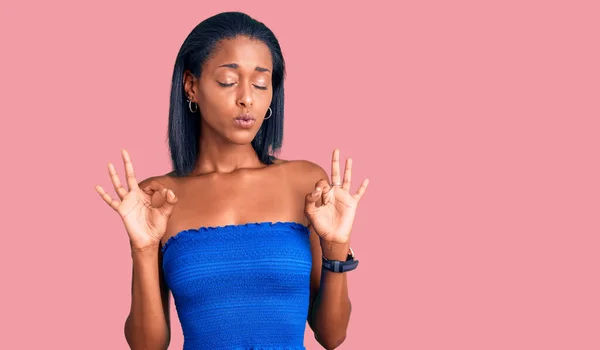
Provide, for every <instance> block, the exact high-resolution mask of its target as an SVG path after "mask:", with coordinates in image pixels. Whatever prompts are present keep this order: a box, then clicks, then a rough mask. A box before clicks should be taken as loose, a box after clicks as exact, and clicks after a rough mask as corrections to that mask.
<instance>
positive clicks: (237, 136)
mask: <svg viewBox="0 0 600 350" xmlns="http://www.w3.org/2000/svg"><path fill="white" fill-rule="evenodd" d="M255 136H256V132H251V131H245V132H233V133H232V134H231V135H229V137H228V138H227V139H229V141H231V143H234V144H236V145H247V144H249V143H251V142H252V140H254V137H255Z"/></svg>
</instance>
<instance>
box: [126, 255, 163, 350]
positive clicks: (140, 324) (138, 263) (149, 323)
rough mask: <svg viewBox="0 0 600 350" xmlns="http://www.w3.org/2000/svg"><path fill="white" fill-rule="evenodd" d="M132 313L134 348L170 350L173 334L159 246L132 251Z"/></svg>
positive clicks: (129, 339)
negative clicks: (165, 304)
mask: <svg viewBox="0 0 600 350" xmlns="http://www.w3.org/2000/svg"><path fill="white" fill-rule="evenodd" d="M131 257H132V260H133V278H132V289H131V310H130V313H129V316H128V317H127V320H126V322H125V338H126V339H127V343H128V344H129V346H130V347H131V349H134V350H135V349H160V350H162V349H167V347H168V345H169V341H170V339H169V338H170V331H169V326H168V323H167V320H166V319H165V313H164V310H163V304H162V299H161V290H160V278H159V267H158V247H157V248H155V249H148V250H145V251H142V252H139V251H132V253H131Z"/></svg>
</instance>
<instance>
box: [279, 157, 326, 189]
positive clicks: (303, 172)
mask: <svg viewBox="0 0 600 350" xmlns="http://www.w3.org/2000/svg"><path fill="white" fill-rule="evenodd" d="M275 164H278V165H279V166H281V167H282V168H283V169H285V173H286V177H287V178H288V179H290V180H291V181H292V182H293V183H295V184H297V185H298V186H300V187H301V188H302V189H303V190H306V189H308V190H309V191H310V190H311V188H313V187H314V185H315V184H316V183H317V181H319V180H321V179H327V178H328V176H327V172H326V171H325V169H323V168H322V167H321V166H320V165H318V164H316V163H315V162H312V161H309V160H281V159H278V160H277V161H276V162H275Z"/></svg>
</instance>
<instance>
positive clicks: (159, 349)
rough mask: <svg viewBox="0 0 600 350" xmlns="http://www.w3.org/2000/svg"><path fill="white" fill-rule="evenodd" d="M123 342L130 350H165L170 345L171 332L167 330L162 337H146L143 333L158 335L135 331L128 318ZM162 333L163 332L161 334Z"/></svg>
mask: <svg viewBox="0 0 600 350" xmlns="http://www.w3.org/2000/svg"><path fill="white" fill-rule="evenodd" d="M124 333H125V340H126V341H127V344H128V345H129V348H130V349H132V350H137V349H140V350H142V349H143V350H148V349H151V350H167V349H168V348H169V344H170V343H171V332H170V330H167V332H166V334H162V336H158V337H156V336H154V337H148V336H145V335H144V333H151V334H158V333H155V332H144V331H142V330H140V329H135V327H134V325H133V323H132V321H131V319H130V318H129V317H128V318H127V320H126V321H125V327H124ZM163 333H164V332H163Z"/></svg>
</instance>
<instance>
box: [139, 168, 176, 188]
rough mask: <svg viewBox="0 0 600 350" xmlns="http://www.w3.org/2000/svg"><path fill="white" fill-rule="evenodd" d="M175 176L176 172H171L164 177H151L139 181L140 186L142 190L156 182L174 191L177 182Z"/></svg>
mask: <svg viewBox="0 0 600 350" xmlns="http://www.w3.org/2000/svg"><path fill="white" fill-rule="evenodd" d="M174 174H175V172H170V173H167V174H164V175H156V176H150V177H148V178H145V179H143V180H142V181H139V183H138V186H139V187H140V188H144V187H145V186H147V185H148V184H150V183H152V181H156V182H158V183H160V184H161V185H163V186H165V187H167V188H170V189H173V187H174V186H175V180H176V178H175V175H174Z"/></svg>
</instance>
